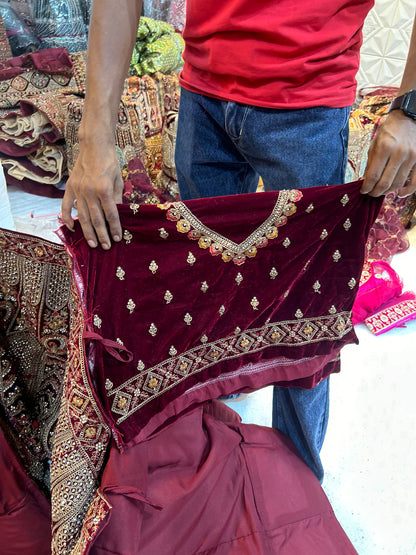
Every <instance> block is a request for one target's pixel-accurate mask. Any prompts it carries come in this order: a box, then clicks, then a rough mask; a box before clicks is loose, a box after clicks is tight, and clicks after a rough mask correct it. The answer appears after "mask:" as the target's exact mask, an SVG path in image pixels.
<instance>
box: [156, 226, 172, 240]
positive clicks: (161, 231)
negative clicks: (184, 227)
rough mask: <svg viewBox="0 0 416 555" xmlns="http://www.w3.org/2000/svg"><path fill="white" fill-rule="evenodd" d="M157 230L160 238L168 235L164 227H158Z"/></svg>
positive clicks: (165, 237)
mask: <svg viewBox="0 0 416 555" xmlns="http://www.w3.org/2000/svg"><path fill="white" fill-rule="evenodd" d="M158 231H159V235H160V236H161V237H162V239H167V238H168V237H169V233H168V232H167V231H166V229H165V228H164V227H159V229H158Z"/></svg>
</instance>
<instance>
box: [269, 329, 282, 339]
mask: <svg viewBox="0 0 416 555" xmlns="http://www.w3.org/2000/svg"><path fill="white" fill-rule="evenodd" d="M270 337H271V338H272V339H273V341H277V340H278V339H280V338H281V337H282V334H281V333H280V332H278V331H273V332H272V333H271V335H270Z"/></svg>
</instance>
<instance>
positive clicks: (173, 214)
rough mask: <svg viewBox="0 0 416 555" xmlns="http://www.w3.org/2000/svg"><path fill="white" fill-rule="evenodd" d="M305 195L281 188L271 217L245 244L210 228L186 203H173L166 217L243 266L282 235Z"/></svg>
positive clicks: (204, 245)
mask: <svg viewBox="0 0 416 555" xmlns="http://www.w3.org/2000/svg"><path fill="white" fill-rule="evenodd" d="M301 198H302V193H301V192H300V191H298V190H288V191H286V190H285V191H280V192H279V194H278V198H277V201H276V204H275V206H274V208H273V210H272V213H271V214H270V216H269V217H268V218H267V219H266V220H265V221H264V222H263V223H262V224H261V225H260V226H259V227H258V228H257V229H256V230H255V231H254V232H253V233H251V235H249V236H248V237H247V238H246V239H245V240H244V241H242V242H241V243H235V242H234V241H231V240H230V239H227V238H226V237H224V236H222V235H220V234H219V233H217V232H215V231H213V230H212V229H210V228H208V227H206V226H205V225H204V224H203V223H202V222H201V221H200V220H199V219H198V218H197V217H196V216H195V215H194V214H193V213H192V212H191V211H190V210H189V208H188V207H187V206H186V205H185V204H184V203H182V202H174V203H172V206H171V208H170V209H169V210H168V211H167V215H166V216H167V218H168V219H169V220H171V221H176V229H177V230H178V231H179V232H180V233H186V234H187V235H188V237H189V239H191V240H194V241H197V242H198V246H199V247H200V248H201V249H207V250H208V251H209V252H210V254H211V255H212V256H220V257H221V259H222V260H223V261H224V262H230V261H233V262H234V264H236V265H237V266H240V265H241V264H244V263H245V262H246V260H247V259H250V258H254V257H255V256H256V254H257V251H258V249H259V248H263V247H266V246H267V244H268V242H269V241H270V240H273V239H275V238H276V237H277V236H278V228H279V227H281V226H283V225H285V224H286V223H287V218H288V217H290V216H291V215H293V214H295V212H296V206H295V202H297V201H299V200H300V199H301ZM287 241H288V239H286V240H285V241H284V242H283V244H284V245H285V246H289V244H290V242H289V244H288V243H287Z"/></svg>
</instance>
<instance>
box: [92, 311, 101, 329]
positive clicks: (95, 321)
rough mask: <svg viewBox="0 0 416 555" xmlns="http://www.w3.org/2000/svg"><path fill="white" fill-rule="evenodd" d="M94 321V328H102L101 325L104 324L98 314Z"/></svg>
mask: <svg viewBox="0 0 416 555" xmlns="http://www.w3.org/2000/svg"><path fill="white" fill-rule="evenodd" d="M93 321H94V326H95V327H96V328H101V324H102V323H103V321H102V320H101V318H100V317H99V316H98V315H97V314H94V320H93Z"/></svg>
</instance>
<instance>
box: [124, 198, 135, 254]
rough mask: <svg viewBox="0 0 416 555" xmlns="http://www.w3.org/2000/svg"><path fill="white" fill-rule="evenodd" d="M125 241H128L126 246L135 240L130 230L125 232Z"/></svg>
mask: <svg viewBox="0 0 416 555" xmlns="http://www.w3.org/2000/svg"><path fill="white" fill-rule="evenodd" d="M130 206H131V205H130ZM123 239H124V240H125V241H126V245H130V243H131V240H132V239H133V235H132V234H131V233H130V231H128V229H125V230H124V231H123Z"/></svg>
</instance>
